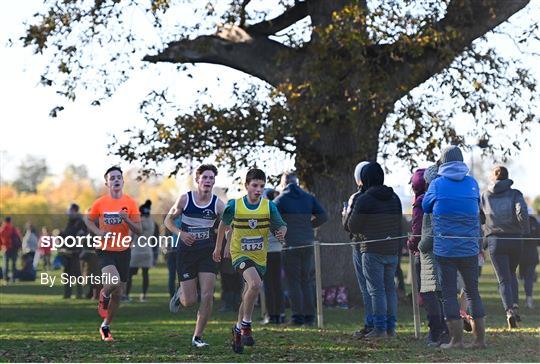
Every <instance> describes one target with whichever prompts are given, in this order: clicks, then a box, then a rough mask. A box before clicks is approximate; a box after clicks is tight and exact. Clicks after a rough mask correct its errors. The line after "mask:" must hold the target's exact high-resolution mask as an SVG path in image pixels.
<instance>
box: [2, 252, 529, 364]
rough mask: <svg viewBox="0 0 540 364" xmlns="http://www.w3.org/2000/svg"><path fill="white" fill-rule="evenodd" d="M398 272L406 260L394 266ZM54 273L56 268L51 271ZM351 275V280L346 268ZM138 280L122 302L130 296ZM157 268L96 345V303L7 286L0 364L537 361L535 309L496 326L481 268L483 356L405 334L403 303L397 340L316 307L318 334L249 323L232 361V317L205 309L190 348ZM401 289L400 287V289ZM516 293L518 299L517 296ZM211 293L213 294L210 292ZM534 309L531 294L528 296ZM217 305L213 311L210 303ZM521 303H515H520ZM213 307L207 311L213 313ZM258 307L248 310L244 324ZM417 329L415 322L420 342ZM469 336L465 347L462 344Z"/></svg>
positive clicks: (407, 314) (497, 309) (408, 321)
mask: <svg viewBox="0 0 540 364" xmlns="http://www.w3.org/2000/svg"><path fill="white" fill-rule="evenodd" d="M403 266H404V267H406V262H404V263H403ZM56 273H57V274H59V273H60V272H59V271H56ZM351 274H354V273H353V272H351ZM140 279H141V278H140V276H139V277H136V279H135V281H134V288H133V294H132V297H134V298H138V293H139V290H140ZM166 280H167V278H166V268H165V267H163V266H160V267H158V268H155V269H152V270H151V271H150V281H151V287H150V300H149V301H148V302H146V303H140V302H138V300H137V299H135V300H134V301H133V302H132V303H127V304H123V305H122V307H121V310H120V314H119V315H118V317H117V320H116V321H115V322H114V324H113V326H112V329H113V334H114V337H115V339H116V341H115V342H112V343H105V342H102V341H101V340H100V337H99V333H98V326H99V324H100V322H101V320H100V318H99V317H98V315H97V312H96V305H97V304H96V301H89V300H75V299H71V300H64V299H63V298H61V294H62V287H61V286H59V285H57V286H55V287H53V288H47V287H46V286H41V285H40V284H39V283H38V282H36V283H16V284H15V285H12V286H7V287H1V288H0V323H1V325H0V361H5V362H15V361H16V362H30V361H32V362H35V361H38V362H42V361H59V362H71V361H75V362H79V361H85V362H103V361H105V362H109V361H114V362H120V361H122V362H132V361H144V362H149V361H167V362H178V361H181V362H184V361H190V362H193V361H197V362H199V361H202V362H276V361H302V362H358V361H360V362H373V361H376V362H396V361H397V362H424V361H427V362H438V361H449V362H538V361H540V309H539V308H535V309H534V310H528V309H525V308H523V309H522V310H521V316H522V319H523V322H522V323H521V327H520V328H519V329H518V330H515V331H512V332H510V331H508V330H506V328H505V317H504V314H503V309H502V305H501V303H500V299H499V296H498V292H497V285H496V282H495V277H494V275H493V271H492V268H491V266H490V265H489V264H486V266H485V267H484V273H483V275H482V278H481V294H482V298H483V300H484V304H485V306H486V311H487V314H488V316H487V327H488V329H487V343H488V346H489V348H488V349H487V350H483V351H473V350H470V349H463V350H458V351H451V352H448V351H443V350H441V349H430V348H427V347H426V346H425V342H424V338H422V339H421V340H416V339H415V338H414V326H413V319H412V307H411V306H408V305H400V307H399V317H398V321H399V322H398V335H399V336H398V338H397V339H388V340H384V341H379V342H368V341H365V340H361V339H355V338H353V337H352V335H351V334H352V332H353V331H354V330H356V329H358V328H359V326H360V322H361V314H362V312H361V308H353V309H349V310H342V309H337V308H336V309H326V310H325V312H324V315H325V324H326V326H325V328H324V329H323V330H319V329H317V328H292V327H284V326H263V325H260V324H258V323H255V325H254V337H255V339H256V340H257V344H256V346H255V347H253V348H246V350H245V352H244V354H243V355H236V354H234V353H233V352H232V350H231V349H230V347H229V332H230V331H229V330H230V328H231V325H232V324H233V321H234V319H235V317H234V315H233V314H219V313H217V312H215V313H214V314H213V317H212V319H211V321H210V323H209V325H208V327H207V330H206V334H205V339H206V340H207V341H208V342H209V343H210V344H211V346H210V348H207V349H204V350H200V349H199V350H197V349H193V348H192V347H191V346H190V340H191V336H192V332H193V327H194V320H195V312H196V310H195V309H187V310H186V309H184V310H182V311H180V313H178V314H176V315H173V314H171V313H169V311H168V293H167V288H166V287H167V281H166ZM408 290H409V291H410V288H409V287H408ZM521 295H522V296H523V293H522V292H521ZM216 297H217V294H216ZM535 298H536V302H537V306H539V307H540V295H536V297H535ZM220 305H221V303H220V302H219V300H217V301H216V304H215V307H216V308H218V307H220ZM522 306H523V303H522ZM215 311H217V310H215ZM259 314H260V311H259V310H258V309H256V315H255V317H254V319H256V318H258V316H259ZM422 316H423V317H424V318H425V314H424V312H423V311H422ZM426 332H427V327H426V325H425V322H423V326H422V336H425V334H426ZM471 340H472V336H471V335H470V334H466V335H465V341H466V342H467V341H471Z"/></svg>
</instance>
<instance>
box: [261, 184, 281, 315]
mask: <svg viewBox="0 0 540 364" xmlns="http://www.w3.org/2000/svg"><path fill="white" fill-rule="evenodd" d="M277 195H279V193H278V192H277V191H276V190H274V189H271V188H266V189H265V190H264V193H263V197H266V198H267V199H269V200H270V201H273V200H274V198H275V197H277ZM281 249H282V246H281V243H280V242H279V240H278V239H277V238H276V237H275V236H274V235H270V236H269V237H268V254H267V259H268V262H267V266H266V273H265V274H264V278H263V282H264V297H265V301H266V310H267V317H265V320H264V323H267V324H281V323H284V321H285V301H284V296H283V289H282V286H281V269H282V262H281Z"/></svg>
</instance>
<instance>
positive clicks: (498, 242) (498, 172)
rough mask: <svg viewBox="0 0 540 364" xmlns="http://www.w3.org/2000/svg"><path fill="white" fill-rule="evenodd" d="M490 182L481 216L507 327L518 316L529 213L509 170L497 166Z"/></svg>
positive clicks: (483, 199) (483, 194) (481, 201)
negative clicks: (519, 271) (519, 270)
mask: <svg viewBox="0 0 540 364" xmlns="http://www.w3.org/2000/svg"><path fill="white" fill-rule="evenodd" d="M491 181H492V183H491V184H490V185H489V187H488V190H487V191H485V192H484V193H482V197H481V199H480V212H481V215H480V217H481V222H482V224H483V225H484V235H485V236H486V238H487V243H488V249H489V254H490V255H491V263H492V264H493V268H494V269H495V273H496V275H497V280H498V282H499V293H500V295H501V299H502V303H503V307H504V310H505V312H506V320H507V322H508V328H509V329H514V328H517V321H518V317H519V316H518V312H517V309H518V281H517V276H516V269H517V266H518V264H519V260H520V258H521V250H522V248H523V240H521V238H523V237H524V236H528V235H529V232H530V228H529V214H528V212H527V205H526V203H525V200H524V199H523V195H522V194H521V192H519V191H518V190H516V189H513V188H511V186H512V184H513V183H514V182H513V181H512V180H511V179H509V178H508V169H506V168H505V167H503V166H497V167H495V168H494V169H493V171H492V173H491ZM501 238H503V239H501Z"/></svg>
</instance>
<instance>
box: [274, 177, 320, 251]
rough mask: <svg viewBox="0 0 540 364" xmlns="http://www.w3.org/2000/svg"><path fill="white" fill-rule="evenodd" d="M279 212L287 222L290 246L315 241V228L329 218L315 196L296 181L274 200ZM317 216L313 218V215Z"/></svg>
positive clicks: (287, 237) (286, 239)
mask: <svg viewBox="0 0 540 364" xmlns="http://www.w3.org/2000/svg"><path fill="white" fill-rule="evenodd" d="M274 202H275V204H276V206H277V208H278V211H279V213H280V214H281V216H282V218H283V220H284V221H285V222H286V223H287V235H285V241H286V242H287V245H289V246H299V245H304V244H306V243H307V244H310V243H313V240H314V237H315V235H314V233H313V229H314V228H317V227H319V226H321V225H322V224H324V223H325V222H326V221H327V220H328V216H327V214H326V212H325V211H324V209H323V207H322V206H321V204H320V203H319V201H317V199H316V198H315V196H313V195H311V194H309V193H307V192H305V191H304V190H302V189H301V188H300V186H298V185H297V184H295V183H291V184H289V185H287V187H285V189H284V190H283V192H282V193H281V194H280V195H279V196H278V197H277V198H276V199H275V200H274ZM312 216H314V217H315V218H314V219H313V220H312V219H311V217H312Z"/></svg>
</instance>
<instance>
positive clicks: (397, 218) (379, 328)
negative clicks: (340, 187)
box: [347, 162, 403, 338]
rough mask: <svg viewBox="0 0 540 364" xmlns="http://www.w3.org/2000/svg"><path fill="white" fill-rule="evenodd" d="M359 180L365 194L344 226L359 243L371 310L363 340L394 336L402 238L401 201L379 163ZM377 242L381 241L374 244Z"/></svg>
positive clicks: (357, 201) (371, 167) (365, 169)
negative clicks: (397, 276) (385, 181)
mask: <svg viewBox="0 0 540 364" xmlns="http://www.w3.org/2000/svg"><path fill="white" fill-rule="evenodd" d="M361 179H362V184H363V186H364V189H365V192H363V193H361V194H360V195H359V196H358V197H357V198H356V200H355V202H354V204H353V209H352V213H351V216H350V218H349V221H348V226H347V227H348V230H349V231H350V232H351V233H352V234H354V237H355V238H357V239H359V240H360V241H361V243H360V252H361V253H362V271H363V274H364V276H365V278H366V283H367V284H366V285H367V290H368V292H369V296H370V298H371V305H372V309H373V326H374V328H373V330H371V331H370V332H369V333H367V334H366V335H365V337H366V338H378V337H388V336H396V322H397V293H396V288H395V286H394V276H395V273H396V268H397V264H398V252H399V244H400V239H399V237H400V236H401V235H402V223H401V221H402V218H403V214H402V209H401V201H400V200H399V197H398V196H397V195H396V193H395V192H394V190H393V189H392V188H391V187H388V186H385V185H384V172H383V170H382V167H381V166H380V165H379V164H378V163H376V162H371V163H369V164H368V165H367V166H365V167H364V168H363V169H362V172H361ZM389 237H395V239H389ZM380 239H383V240H384V241H374V240H380Z"/></svg>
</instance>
